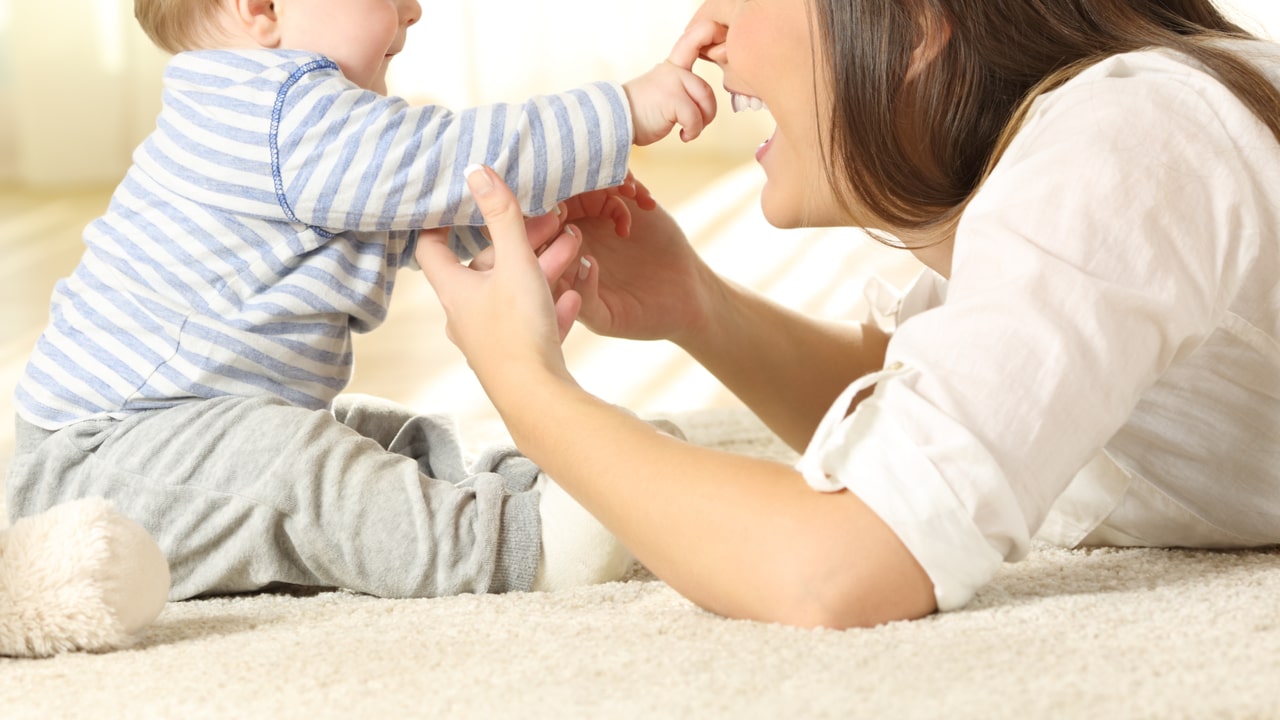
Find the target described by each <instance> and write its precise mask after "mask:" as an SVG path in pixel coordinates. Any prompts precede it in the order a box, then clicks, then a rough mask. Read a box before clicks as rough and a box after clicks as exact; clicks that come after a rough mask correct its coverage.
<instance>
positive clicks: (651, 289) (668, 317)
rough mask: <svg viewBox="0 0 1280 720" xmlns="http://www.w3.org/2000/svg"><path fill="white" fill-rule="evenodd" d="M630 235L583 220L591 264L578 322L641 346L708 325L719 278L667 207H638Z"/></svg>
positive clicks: (580, 289) (580, 286)
mask: <svg viewBox="0 0 1280 720" xmlns="http://www.w3.org/2000/svg"><path fill="white" fill-rule="evenodd" d="M631 217H632V219H631V233H630V236H629V237H626V238H623V237H620V236H619V234H618V233H617V231H616V228H614V227H612V226H611V225H610V224H609V223H608V222H604V221H601V220H597V219H584V220H581V221H580V222H579V223H578V227H579V228H580V230H581V231H582V252H583V254H584V255H586V256H587V257H588V258H589V259H590V261H591V268H590V272H589V274H588V276H587V277H586V278H585V282H584V281H578V282H577V283H576V285H575V287H574V290H575V292H576V293H578V294H580V295H581V297H582V309H581V312H580V314H579V318H578V319H579V320H581V321H582V323H583V324H585V325H586V326H587V327H589V328H590V329H591V330H592V331H594V332H596V333H599V334H601V335H610V336H614V337H622V338H629V339H634V340H660V339H667V340H673V341H676V342H679V341H680V340H681V338H684V337H688V336H690V335H693V334H696V333H699V332H702V330H703V329H704V327H705V326H706V324H707V323H708V322H709V318H710V315H711V307H712V300H713V299H714V298H715V297H716V289H717V288H719V287H721V281H720V279H719V278H718V277H717V276H716V275H715V274H714V273H713V272H712V271H711V270H710V269H709V268H708V267H707V266H706V264H705V263H703V262H702V260H701V258H699V257H698V255H697V253H696V252H695V251H694V249H693V247H692V246H691V245H689V241H688V239H687V238H686V237H685V235H684V232H683V231H682V230H681V229H680V226H679V225H677V224H676V222H675V220H674V219H673V218H672V217H671V216H670V215H669V214H667V212H666V211H665V210H663V209H662V208H661V207H655V208H654V209H650V210H643V209H639V208H637V207H635V206H632V209H631Z"/></svg>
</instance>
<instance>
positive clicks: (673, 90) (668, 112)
mask: <svg viewBox="0 0 1280 720" xmlns="http://www.w3.org/2000/svg"><path fill="white" fill-rule="evenodd" d="M718 29H719V26H717V25H715V24H714V23H710V22H702V23H694V24H692V25H690V26H689V28H688V29H686V30H685V32H684V34H683V35H681V36H680V39H679V40H677V41H676V44H675V47H673V48H672V49H671V55H670V56H669V57H668V58H667V59H666V60H665V61H663V62H661V63H659V64H658V65H655V66H654V67H653V69H652V70H650V71H649V72H647V73H645V74H644V75H641V76H640V77H638V78H636V79H634V80H632V81H630V82H627V83H623V85H622V88H623V90H625V91H626V93H627V101H628V102H629V103H630V104H631V118H632V124H633V125H634V126H635V136H634V142H635V144H636V145H648V144H650V143H653V142H657V141H658V140H661V139H662V138H664V137H666V136H667V133H669V132H671V130H672V128H674V127H675V126H676V125H680V127H681V129H680V139H681V140H683V141H685V142H689V141H690V140H692V139H694V138H696V137H698V135H699V134H700V133H701V132H702V129H703V128H704V127H706V126H707V124H708V123H710V122H711V121H712V120H714V119H715V116H716V98H715V93H714V92H713V91H712V89H711V86H710V85H708V84H707V81H705V80H703V79H702V78H700V77H698V76H697V75H694V74H693V69H692V68H693V62H694V61H695V60H697V59H698V55H699V53H700V52H701V51H702V48H704V47H706V46H707V45H709V44H711V43H712V42H713V41H714V39H715V33H716V32H717V31H718Z"/></svg>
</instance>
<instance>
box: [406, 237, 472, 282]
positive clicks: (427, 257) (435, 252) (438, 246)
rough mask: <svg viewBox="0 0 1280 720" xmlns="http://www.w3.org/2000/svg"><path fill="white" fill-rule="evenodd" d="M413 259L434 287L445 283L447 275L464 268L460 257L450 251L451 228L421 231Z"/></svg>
mask: <svg viewBox="0 0 1280 720" xmlns="http://www.w3.org/2000/svg"><path fill="white" fill-rule="evenodd" d="M413 257H414V259H415V260H417V261H418V266H419V267H421V268H422V272H423V273H424V274H425V275H426V276H427V281H428V282H430V283H431V284H432V285H437V284H439V283H442V282H445V276H446V275H447V274H449V273H451V272H453V271H455V270H457V269H458V268H460V267H462V264H461V263H460V262H458V256H457V255H454V254H453V250H450V249H449V228H438V229H435V230H422V231H420V232H419V233H418V245H417V247H415V248H414V250H413Z"/></svg>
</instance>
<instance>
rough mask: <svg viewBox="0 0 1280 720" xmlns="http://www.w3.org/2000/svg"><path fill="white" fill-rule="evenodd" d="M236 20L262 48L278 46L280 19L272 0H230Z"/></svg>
mask: <svg viewBox="0 0 1280 720" xmlns="http://www.w3.org/2000/svg"><path fill="white" fill-rule="evenodd" d="M231 4H232V8H233V12H234V14H235V19H236V22H238V23H239V24H240V26H241V27H243V28H244V31H245V34H247V35H248V36H249V37H250V38H251V39H252V40H253V41H254V42H256V43H258V45H261V46H262V47H264V48H274V47H280V20H279V17H278V16H277V15H276V4H275V2H274V1H273V0H232V3H231Z"/></svg>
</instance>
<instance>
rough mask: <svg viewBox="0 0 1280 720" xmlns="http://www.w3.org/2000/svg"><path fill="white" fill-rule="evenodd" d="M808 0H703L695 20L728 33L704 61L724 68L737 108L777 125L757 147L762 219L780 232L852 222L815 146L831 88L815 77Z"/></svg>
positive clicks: (713, 46) (820, 135)
mask: <svg viewBox="0 0 1280 720" xmlns="http://www.w3.org/2000/svg"><path fill="white" fill-rule="evenodd" d="M806 2H807V0H706V2H705V3H704V4H703V5H702V7H701V8H700V9H699V10H698V13H697V14H696V15H695V16H694V20H695V21H697V20H711V21H712V22H715V23H718V24H720V25H723V26H724V27H725V28H726V30H727V32H726V33H725V35H724V38H725V39H724V42H723V43H720V44H718V45H711V46H708V47H706V48H704V50H703V56H704V57H706V58H708V59H710V60H711V61H713V62H715V63H716V64H717V65H719V66H720V68H721V69H722V70H723V71H724V86H725V90H727V91H728V92H729V93H730V95H731V97H732V101H733V109H734V111H735V112H752V111H757V110H761V108H762V107H763V111H767V112H769V113H771V114H772V115H773V119H774V121H775V122H776V123H777V128H776V129H775V130H774V132H773V135H772V136H771V137H770V138H769V139H768V140H766V141H765V142H764V143H763V144H762V145H760V147H759V148H758V149H757V150H756V160H757V161H758V162H759V163H760V166H761V167H762V168H763V169H764V172H765V176H766V182H765V186H764V189H763V191H762V192H761V195H760V207H761V209H762V210H763V211H764V216H765V218H766V219H767V220H768V221H769V222H770V223H771V224H772V225H775V226H777V227H806V226H807V227H814V226H828V225H848V224H852V219H851V218H850V217H849V215H848V213H847V212H846V211H845V210H844V209H843V208H842V207H841V204H840V203H839V202H837V201H836V199H835V193H833V192H832V190H831V186H830V184H829V182H828V180H827V172H826V169H825V161H824V159H823V152H822V147H821V145H820V142H819V140H820V138H821V137H823V136H825V135H826V134H827V133H826V132H825V129H824V131H823V132H821V133H820V132H819V123H821V124H822V126H823V127H824V128H825V126H826V124H827V119H826V114H827V111H826V108H827V107H828V106H829V103H828V102H827V101H826V98H827V97H829V91H828V90H827V88H826V87H825V84H826V80H825V78H819V77H815V67H816V65H817V63H818V61H817V60H816V58H815V57H814V47H813V43H814V39H813V37H812V35H811V33H810V29H809V22H808V10H807V6H806ZM820 102H821V105H820V104H819V103H820ZM819 107H822V108H824V109H823V112H822V116H821V117H820V116H819V111H818V108H819Z"/></svg>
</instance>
